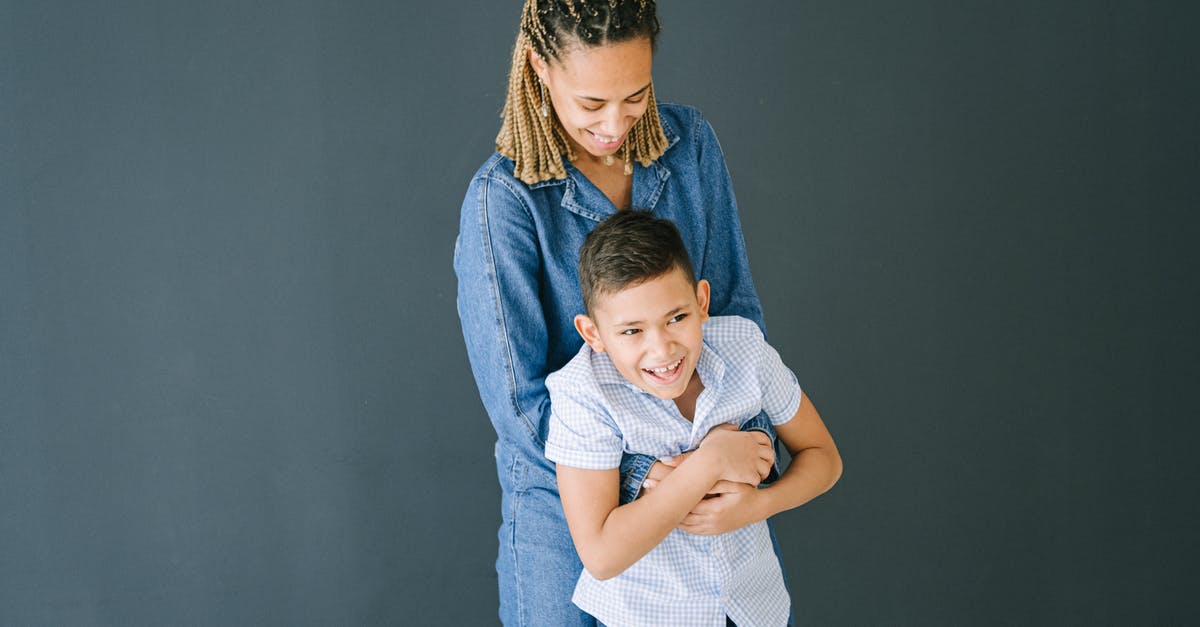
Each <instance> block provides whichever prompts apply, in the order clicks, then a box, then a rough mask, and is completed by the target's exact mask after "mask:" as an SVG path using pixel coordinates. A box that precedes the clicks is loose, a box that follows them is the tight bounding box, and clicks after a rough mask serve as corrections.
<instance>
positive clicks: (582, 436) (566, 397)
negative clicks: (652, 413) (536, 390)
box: [546, 365, 624, 470]
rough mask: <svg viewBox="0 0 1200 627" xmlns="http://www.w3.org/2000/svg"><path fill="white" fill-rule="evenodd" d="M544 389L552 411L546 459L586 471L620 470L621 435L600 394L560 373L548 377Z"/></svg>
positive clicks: (580, 380) (594, 387)
mask: <svg viewBox="0 0 1200 627" xmlns="http://www.w3.org/2000/svg"><path fill="white" fill-rule="evenodd" d="M568 369H570V365H568ZM564 375H565V376H564ZM547 386H548V387H549V390H550V396H551V398H552V399H553V407H554V409H553V411H551V413H550V435H549V437H548V438H547V439H546V458H547V459H549V460H550V461H552V462H554V463H556V464H561V465H563V466H570V467H572V468H583V469H586V470H609V469H612V468H619V467H620V465H621V453H622V450H623V448H624V446H623V442H622V439H621V433H620V430H619V429H618V428H617V425H616V423H615V422H613V420H612V418H611V413H610V412H609V411H607V409H606V408H605V406H604V402H603V400H602V399H603V397H602V395H601V393H600V390H599V389H597V388H596V386H595V385H588V382H587V381H586V380H584V379H583V378H582V377H572V376H569V375H566V373H564V372H562V371H560V372H559V373H555V374H553V375H550V379H549V380H548V381H547Z"/></svg>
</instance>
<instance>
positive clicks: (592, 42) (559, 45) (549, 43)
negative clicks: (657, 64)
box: [496, 0, 667, 184]
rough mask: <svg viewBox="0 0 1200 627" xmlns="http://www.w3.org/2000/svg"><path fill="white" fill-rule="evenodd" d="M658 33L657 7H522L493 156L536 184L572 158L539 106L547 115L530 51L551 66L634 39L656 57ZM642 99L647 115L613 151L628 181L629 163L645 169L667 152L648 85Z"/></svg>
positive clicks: (553, 120) (573, 2) (570, 3)
mask: <svg viewBox="0 0 1200 627" xmlns="http://www.w3.org/2000/svg"><path fill="white" fill-rule="evenodd" d="M658 30H659V24H658V17H657V16H656V15H655V6H654V0H525V6H524V7H523V8H522V9H521V27H520V30H519V31H518V32H517V42H516V45H515V46H514V47H513V55H512V69H511V70H510V71H509V75H508V95H507V97H506V99H505V102H504V113H503V116H502V117H503V123H502V124H501V125H500V133H499V134H498V135H497V136H496V150H497V151H498V152H499V153H500V154H502V155H504V156H506V157H508V158H509V159H512V161H513V164H514V165H515V174H516V177H517V178H518V179H520V180H521V181H524V182H525V183H528V184H533V183H539V182H541V181H546V180H550V179H562V178H566V176H567V171H566V168H565V167H563V162H562V160H563V157H564V156H565V157H566V158H567V159H568V160H570V161H574V160H575V158H576V155H575V150H574V148H573V147H572V144H571V141H570V140H569V139H568V138H567V135H566V131H565V130H563V128H562V125H561V124H560V123H559V122H558V117H557V116H548V117H543V116H542V115H541V108H542V106H543V102H544V106H547V107H549V106H550V102H549V98H546V99H545V101H543V94H542V88H541V84H540V83H539V81H538V78H537V74H536V73H535V72H534V71H533V67H532V66H531V65H530V63H529V51H530V50H532V51H533V52H534V53H536V54H538V55H539V56H541V57H542V58H543V59H546V60H547V61H549V60H551V59H559V58H560V56H561V53H562V52H563V50H564V48H565V47H566V46H569V45H587V46H600V45H604V44H606V43H619V42H622V41H628V40H631V39H636V38H638V37H647V38H649V39H650V44H651V47H652V49H653V45H654V41H655V37H656V36H657V35H658ZM646 98H647V106H646V112H645V113H644V114H642V117H641V118H639V119H638V121H637V122H635V123H634V125H633V128H632V129H631V130H630V133H629V136H628V137H627V138H626V139H625V141H624V142H623V143H622V144H621V147H620V148H619V149H617V155H618V156H619V157H620V158H621V159H622V160H623V161H625V164H626V165H625V173H626V174H629V173H630V172H631V171H632V170H631V167H632V164H631V160H632V159H636V160H637V162H638V163H640V164H642V166H643V167H645V166H649V165H650V163H651V162H653V161H654V160H655V159H657V158H659V157H661V156H662V153H663V151H665V150H666V149H667V137H666V135H665V134H664V133H663V129H662V122H661V121H660V120H659V118H658V106H657V101H656V100H655V98H654V85H653V84H652V85H651V86H650V89H648V90H647V94H646Z"/></svg>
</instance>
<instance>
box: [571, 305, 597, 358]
mask: <svg viewBox="0 0 1200 627" xmlns="http://www.w3.org/2000/svg"><path fill="white" fill-rule="evenodd" d="M575 330H576V331H578V332H579V337H581V338H583V341H584V342H587V345H588V346H591V347H592V350H594V351H596V352H597V353H603V352H604V342H602V341H601V340H600V329H598V328H596V323H595V322H592V319H591V318H589V317H587V316H585V315H583V314H579V315H577V316H575Z"/></svg>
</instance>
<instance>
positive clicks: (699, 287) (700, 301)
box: [696, 279, 712, 322]
mask: <svg viewBox="0 0 1200 627" xmlns="http://www.w3.org/2000/svg"><path fill="white" fill-rule="evenodd" d="M711 289H712V287H711V286H710V285H709V284H708V280H706V279H700V280H699V281H696V304H697V305H699V306H700V321H701V322H704V321H706V320H708V299H709V296H710V290H711Z"/></svg>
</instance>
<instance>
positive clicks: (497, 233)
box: [454, 104, 763, 626]
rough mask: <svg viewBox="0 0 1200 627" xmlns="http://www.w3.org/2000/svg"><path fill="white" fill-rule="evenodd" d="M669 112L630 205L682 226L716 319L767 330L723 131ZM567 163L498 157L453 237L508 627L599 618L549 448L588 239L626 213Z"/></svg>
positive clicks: (688, 114) (683, 110)
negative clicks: (523, 174) (553, 404)
mask: <svg viewBox="0 0 1200 627" xmlns="http://www.w3.org/2000/svg"><path fill="white" fill-rule="evenodd" d="M659 117H660V118H661V120H662V122H663V130H664V132H665V133H666V135H667V139H668V143H669V147H668V148H667V150H666V152H665V153H664V154H663V155H662V156H661V157H660V158H659V159H658V160H656V161H654V162H653V163H651V164H650V165H649V166H646V167H644V166H642V165H641V164H638V163H635V164H634V171H633V175H632V176H633V193H632V203H633V207H634V208H637V209H644V210H650V211H653V212H654V213H655V214H656V215H658V216H659V217H664V218H668V219H670V220H672V221H674V222H675V224H676V226H677V227H679V230H680V234H681V235H682V237H683V240H684V244H685V246H686V247H687V249H688V253H689V254H690V255H691V257H692V263H693V266H694V267H695V270H696V272H697V275H698V278H704V279H708V281H709V283H710V284H711V285H712V296H711V301H710V311H711V313H712V314H714V315H739V316H742V317H744V318H749V319H751V320H754V321H755V322H757V323H758V324H759V326H762V325H763V322H762V309H761V305H760V304H759V300H758V295H757V293H756V292H755V290H754V285H753V282H752V281H751V278H750V268H749V262H748V261H747V257H746V249H745V243H744V242H743V238H742V230H741V224H740V221H739V218H738V213H737V204H736V202H735V200H734V196H733V187H732V184H731V183H730V179H729V172H728V171H727V169H726V167H725V160H724V156H723V154H722V152H721V147H720V145H719V144H718V143H717V138H716V135H715V134H714V133H713V131H712V128H711V127H710V126H709V124H708V122H707V121H705V119H704V118H703V116H701V115H700V113H699V112H698V111H696V110H695V109H692V108H689V107H682V106H678V105H668V104H662V105H659ZM566 166H567V177H566V178H565V179H561V180H549V181H543V182H540V183H537V184H534V185H527V184H525V183H523V182H521V181H519V180H517V179H516V178H515V177H514V176H513V164H512V162H511V161H510V160H508V159H507V158H505V157H503V156H501V155H498V154H497V155H493V156H492V157H491V158H490V159H488V160H487V161H486V162H485V163H484V164H483V166H481V167H480V169H479V170H478V172H476V174H475V176H474V177H473V178H472V180H471V183H470V185H469V186H468V189H467V194H466V196H465V198H464V200H463V205H462V212H461V219H460V223H459V234H458V238H457V240H456V241H455V250H454V269H455V273H456V275H457V277H458V298H457V302H458V314H459V318H460V321H461V323H462V330H463V338H464V339H465V341H466V346H467V354H468V356H469V358H470V360H471V370H472V373H473V374H474V376H475V382H476V385H477V387H478V389H479V394H480V398H481V399H482V401H483V405H484V408H485V409H486V410H487V413H488V417H489V418H490V420H491V423H492V427H493V428H494V429H495V431H496V435H497V440H498V442H497V449H496V450H497V456H496V458H497V471H498V475H499V479H500V487H501V490H502V492H503V497H502V498H503V511H502V515H503V522H502V525H501V528H500V534H499V535H500V551H499V557H498V559H497V562H496V572H497V575H498V577H499V586H500V597H501V602H500V615H501V619H502V620H503V621H504V623H505V624H506V625H523V626H524V625H552V626H562V625H577V624H579V625H589V624H591V623H590V622H589V621H590V619H589V618H588V617H586V616H583V615H581V613H580V612H579V611H578V610H576V609H574V606H573V605H571V592H572V591H573V589H574V586H575V580H576V578H577V576H578V574H579V571H580V569H581V564H580V562H579V558H578V556H577V555H576V554H575V549H574V545H573V544H572V542H571V539H570V534H569V532H568V530H567V526H566V522H565V520H564V518H563V514H562V506H561V505H560V503H559V501H558V488H557V485H556V482H555V479H554V469H553V465H552V464H551V463H550V462H549V461H548V460H546V458H545V455H544V453H543V447H544V444H545V440H546V432H547V429H548V425H549V415H550V401H549V398H548V395H547V393H546V387H545V378H546V375H548V374H549V373H551V372H553V371H554V370H557V369H558V368H560V367H562V366H563V365H564V364H565V363H566V362H567V361H568V360H569V359H570V358H571V357H572V356H573V355H574V354H575V352H576V351H577V350H578V349H579V346H580V345H581V344H582V340H581V339H580V338H579V336H578V334H577V333H576V332H575V328H574V325H573V321H572V319H573V317H574V316H575V314H578V313H582V312H583V299H582V296H581V295H580V292H579V279H578V276H577V273H576V264H577V263H578V259H579V247H580V246H581V245H582V244H583V240H584V238H585V237H586V236H587V234H588V233H589V232H590V231H591V230H592V229H593V228H594V227H595V226H596V224H598V223H599V222H600V221H601V220H603V219H604V218H606V217H608V216H609V215H612V214H613V213H615V212H616V211H617V208H616V207H614V206H613V205H612V203H611V202H610V201H609V200H608V198H607V197H606V196H605V195H604V194H603V193H602V192H601V191H600V190H599V189H598V188H596V187H595V186H594V185H592V183H591V182H590V181H588V180H587V178H586V177H584V176H583V175H582V174H581V173H580V172H579V171H578V170H577V169H575V168H574V167H573V166H572V165H571V164H569V163H568V164H566ZM652 461H653V460H649V461H647V460H643V461H642V462H640V463H635V464H634V466H636V467H637V468H638V469H640V471H641V475H640V476H639V475H638V474H637V473H636V472H635V473H633V479H632V480H631V481H630V482H627V485H625V486H624V487H625V488H626V489H625V490H623V491H624V492H625V493H626V494H629V493H632V494H636V493H637V488H638V487H639V486H640V485H641V478H642V477H644V472H645V469H646V468H648V467H649V462H652ZM627 474H629V473H627ZM572 610H573V611H574V615H572V614H571V611H572Z"/></svg>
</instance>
